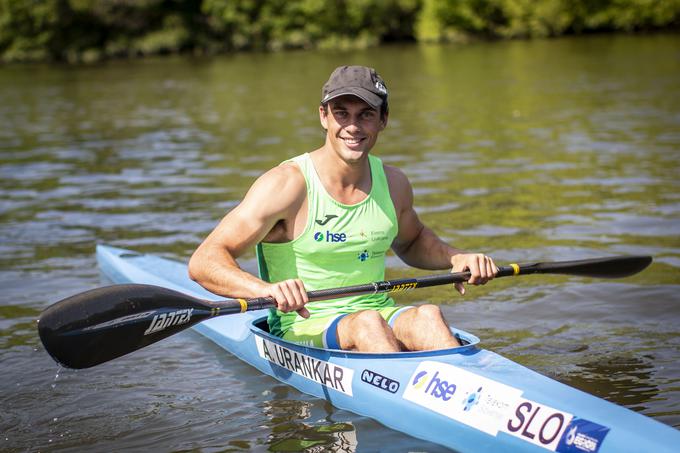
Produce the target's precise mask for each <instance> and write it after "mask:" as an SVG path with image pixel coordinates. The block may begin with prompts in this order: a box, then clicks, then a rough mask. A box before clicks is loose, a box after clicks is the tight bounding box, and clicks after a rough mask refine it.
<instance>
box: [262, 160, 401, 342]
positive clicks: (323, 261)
mask: <svg viewBox="0 0 680 453" xmlns="http://www.w3.org/2000/svg"><path fill="white" fill-rule="evenodd" d="M291 161H292V162H295V163H296V164H297V165H298V166H299V167H300V170H301V171H302V174H303V175H304V177H305V182H306V184H307V224H306V226H305V229H304V231H303V232H302V234H300V235H299V236H298V237H297V238H295V239H293V240H292V241H290V242H285V243H268V242H261V243H259V244H258V245H257V248H256V252H257V260H258V269H259V273H260V278H261V279H263V280H265V281H268V282H278V281H282V280H286V279H291V278H299V279H301V280H302V281H303V282H304V284H305V288H306V289H307V291H312V290H316V289H326V288H335V287H340V286H349V285H358V284H363V283H369V282H374V281H382V280H384V279H385V252H387V250H388V249H389V248H390V246H391V245H392V241H393V240H394V238H395V236H396V234H397V215H396V212H395V210H394V205H393V203H392V198H391V197H390V192H389V187H388V185H387V177H386V176H385V171H384V169H383V165H382V162H381V160H380V159H379V158H377V157H375V156H372V155H369V156H368V162H369V165H370V168H371V191H370V193H369V194H368V196H367V197H366V198H365V199H364V200H362V201H360V202H359V203H357V204H353V205H346V204H343V203H340V202H338V201H336V200H335V199H333V197H331V196H330V195H329V194H328V192H326V189H325V188H324V187H323V185H322V184H321V180H320V179H319V176H318V175H317V173H316V170H315V169H314V164H313V163H312V159H311V157H310V156H309V154H308V153H307V154H303V155H301V156H298V157H295V158H293V159H291ZM392 305H394V301H393V300H392V299H391V298H390V297H388V296H387V295H386V294H384V293H383V294H369V295H362V296H353V297H344V298H341V299H332V300H327V301H316V302H310V303H309V304H307V309H308V310H309V312H310V314H311V316H312V317H316V316H328V315H331V314H337V313H353V312H356V311H359V310H366V309H379V308H383V307H388V306H392ZM268 321H269V330H270V331H271V332H272V333H273V334H274V335H279V336H281V335H283V334H284V333H285V332H286V331H287V330H288V329H289V328H290V327H291V325H292V324H293V323H295V322H299V321H304V318H302V317H301V316H299V315H298V314H297V313H296V312H292V313H283V312H280V311H278V310H274V309H272V310H270V313H269V319H268Z"/></svg>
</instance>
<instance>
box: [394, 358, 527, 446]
mask: <svg viewBox="0 0 680 453" xmlns="http://www.w3.org/2000/svg"><path fill="white" fill-rule="evenodd" d="M521 395H522V391H521V390H520V389H516V388H514V387H510V386H508V385H505V384H502V383H500V382H497V381H494V380H491V379H488V378H485V377H483V376H479V375H477V374H474V373H471V372H469V371H467V370H463V369H461V368H458V367H456V366H453V365H449V364H447V363H441V362H430V361H425V362H421V363H420V364H419V365H418V368H416V370H415V371H414V372H413V375H412V376H411V378H410V380H409V381H408V383H407V385H406V389H405V390H404V395H403V397H404V399H406V400H408V401H411V402H413V403H415V404H418V405H420V406H423V407H426V408H428V409H430V410H432V411H434V412H437V413H439V414H442V415H444V416H446V417H449V418H451V419H453V420H457V421H459V422H461V423H464V424H466V425H468V426H471V427H473V428H475V429H478V430H480V431H483V432H485V433H487V434H490V435H492V436H495V435H496V434H498V431H499V430H500V429H501V427H502V425H503V424H504V423H505V422H506V421H507V419H508V417H509V414H510V413H511V411H512V410H513V408H514V407H516V405H517V401H518V400H519V399H520V397H521Z"/></svg>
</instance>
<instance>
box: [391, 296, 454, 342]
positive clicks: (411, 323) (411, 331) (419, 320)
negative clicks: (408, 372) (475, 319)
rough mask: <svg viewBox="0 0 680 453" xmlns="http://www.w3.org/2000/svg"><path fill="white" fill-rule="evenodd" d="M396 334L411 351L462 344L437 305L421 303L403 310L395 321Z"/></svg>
mask: <svg viewBox="0 0 680 453" xmlns="http://www.w3.org/2000/svg"><path fill="white" fill-rule="evenodd" d="M394 335H395V337H396V338H397V339H398V341H400V342H401V343H402V344H403V345H404V346H405V348H406V349H407V350H409V351H429V350H432V349H446V348H455V347H457V346H460V343H459V342H458V340H457V339H456V337H454V336H453V335H452V334H451V330H450V329H449V325H448V324H447V322H446V320H445V319H444V315H442V312H441V310H440V309H439V307H438V306H437V305H431V304H427V305H421V306H419V307H414V308H412V309H409V310H406V311H404V312H402V313H401V314H400V315H399V317H398V318H397V319H396V321H395V322H394Z"/></svg>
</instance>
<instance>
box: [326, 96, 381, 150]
mask: <svg viewBox="0 0 680 453" xmlns="http://www.w3.org/2000/svg"><path fill="white" fill-rule="evenodd" d="M319 118H320V119H321V125H322V126H323V128H324V129H326V131H327V140H329V141H330V143H331V145H332V146H333V149H334V150H335V151H336V152H337V153H339V154H340V155H341V156H342V157H344V158H346V159H348V160H356V159H360V158H361V157H362V156H363V155H364V154H367V153H368V152H369V151H370V150H371V149H372V148H373V146H374V145H375V142H376V140H377V139H378V134H379V133H380V131H382V130H383V129H384V128H385V126H386V124H387V115H385V117H384V118H381V117H380V112H379V111H378V110H376V109H374V108H373V107H371V106H370V105H368V104H367V103H366V102H364V101H362V100H361V99H360V98H358V97H356V96H351V95H347V96H340V97H339V98H336V99H333V100H331V101H329V102H328V106H327V109H324V108H323V106H321V107H319Z"/></svg>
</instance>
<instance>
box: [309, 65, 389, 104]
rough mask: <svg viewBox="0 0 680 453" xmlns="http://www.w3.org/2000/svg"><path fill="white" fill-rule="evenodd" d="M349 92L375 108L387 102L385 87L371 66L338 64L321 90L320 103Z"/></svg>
mask: <svg viewBox="0 0 680 453" xmlns="http://www.w3.org/2000/svg"><path fill="white" fill-rule="evenodd" d="M347 94H351V95H353V96H357V97H358V98H361V99H362V100H364V101H365V102H366V103H367V104H368V105H370V106H371V107H373V108H375V109H380V107H381V106H382V105H383V104H385V103H387V87H386V86H385V81H383V79H382V77H380V76H379V75H378V73H377V72H375V69H373V68H367V67H366V66H340V67H338V68H336V69H335V71H333V73H332V74H331V76H330V78H329V79H328V82H326V83H325V84H324V86H323V89H322V90H321V104H326V103H327V102H328V101H330V100H331V99H335V98H337V97H339V96H344V95H347Z"/></svg>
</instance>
